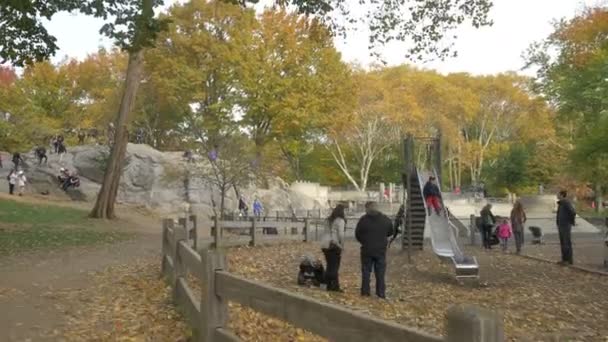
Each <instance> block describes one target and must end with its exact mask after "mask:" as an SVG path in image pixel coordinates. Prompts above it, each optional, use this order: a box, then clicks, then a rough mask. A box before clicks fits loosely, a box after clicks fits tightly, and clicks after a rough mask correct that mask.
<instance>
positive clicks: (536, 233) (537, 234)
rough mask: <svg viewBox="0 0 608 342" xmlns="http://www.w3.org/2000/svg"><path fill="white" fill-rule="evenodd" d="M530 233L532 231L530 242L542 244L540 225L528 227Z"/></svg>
mask: <svg viewBox="0 0 608 342" xmlns="http://www.w3.org/2000/svg"><path fill="white" fill-rule="evenodd" d="M528 229H529V230H530V233H532V244H533V245H542V244H543V230H542V229H540V227H535V226H530V227H528Z"/></svg>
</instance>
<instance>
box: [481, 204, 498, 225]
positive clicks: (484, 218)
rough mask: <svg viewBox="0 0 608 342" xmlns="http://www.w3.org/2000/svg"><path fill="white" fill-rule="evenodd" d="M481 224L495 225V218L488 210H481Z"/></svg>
mask: <svg viewBox="0 0 608 342" xmlns="http://www.w3.org/2000/svg"><path fill="white" fill-rule="evenodd" d="M480 214H481V224H482V225H493V224H495V223H496V217H494V214H492V211H491V210H490V209H486V208H484V209H481V213H480Z"/></svg>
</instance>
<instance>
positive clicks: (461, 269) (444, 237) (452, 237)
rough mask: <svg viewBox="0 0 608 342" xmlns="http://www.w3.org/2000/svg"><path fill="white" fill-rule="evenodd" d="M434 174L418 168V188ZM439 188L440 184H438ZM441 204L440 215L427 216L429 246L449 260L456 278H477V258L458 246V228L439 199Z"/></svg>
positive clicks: (441, 256)
mask: <svg viewBox="0 0 608 342" xmlns="http://www.w3.org/2000/svg"><path fill="white" fill-rule="evenodd" d="M431 175H434V176H435V179H437V180H438V179H439V178H438V177H436V173H435V172H429V171H421V170H418V180H419V182H420V190H421V193H422V189H423V188H424V184H426V182H427V180H428V179H429V176H431ZM439 188H440V189H441V186H439ZM423 202H424V208H425V209H426V210H428V208H427V206H426V201H423ZM441 206H442V208H443V212H442V216H437V214H436V213H434V212H433V213H432V215H431V216H427V220H426V228H425V229H428V230H429V233H430V236H431V246H432V248H433V252H434V253H435V254H437V256H439V257H440V258H442V259H444V260H451V261H452V263H453V265H454V268H455V271H456V278H457V279H460V278H479V264H478V263H477V259H476V258H475V257H471V256H465V255H464V254H463V253H462V251H461V250H460V247H459V246H458V239H457V236H458V229H457V228H456V227H455V226H454V225H453V224H452V223H451V222H450V220H449V216H448V215H449V213H448V210H446V207H445V205H444V203H443V199H442V200H441Z"/></svg>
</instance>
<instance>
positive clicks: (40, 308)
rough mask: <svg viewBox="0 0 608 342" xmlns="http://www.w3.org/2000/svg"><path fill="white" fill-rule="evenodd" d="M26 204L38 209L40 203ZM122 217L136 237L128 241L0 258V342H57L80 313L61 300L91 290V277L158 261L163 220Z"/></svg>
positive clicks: (126, 228) (130, 214)
mask: <svg viewBox="0 0 608 342" xmlns="http://www.w3.org/2000/svg"><path fill="white" fill-rule="evenodd" d="M20 201H23V199H21V200H20ZM28 202H34V203H38V201H36V199H30V200H29V201H28ZM63 205H66V203H63ZM122 214H123V215H124V216H123V217H124V218H125V219H123V220H120V221H118V222H117V225H119V226H120V227H119V228H120V229H124V231H127V232H130V233H132V234H133V235H132V238H131V239H129V240H127V241H122V242H117V243H114V244H102V245H90V246H81V247H71V248H61V249H43V250H37V251H29V252H28V251H26V252H21V253H17V254H16V255H12V256H2V257H0V275H1V276H0V341H46V340H49V341H50V340H53V341H55V340H57V337H56V336H54V335H57V334H58V333H59V332H60V331H61V330H62V329H63V327H64V325H65V323H66V319H67V318H68V317H69V316H70V315H73V314H75V313H76V312H77V311H78V309H79V304H77V303H76V304H75V303H69V302H68V301H66V300H64V298H63V294H65V293H69V292H71V291H74V290H79V289H87V288H90V287H91V286H93V285H94V278H93V277H92V275H93V274H94V273H96V272H98V271H102V270H104V269H105V268H107V267H109V266H117V265H124V264H129V263H132V262H134V261H135V260H137V259H154V258H156V256H157V255H158V250H159V241H160V232H159V231H160V228H159V229H155V228H158V221H159V220H158V219H154V218H151V217H146V216H143V215H139V214H134V213H133V212H132V211H129V212H127V211H125V210H123V211H122ZM84 300H85V301H86V299H84ZM81 304H82V303H81Z"/></svg>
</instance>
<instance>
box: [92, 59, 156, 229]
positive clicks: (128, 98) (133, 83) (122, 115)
mask: <svg viewBox="0 0 608 342" xmlns="http://www.w3.org/2000/svg"><path fill="white" fill-rule="evenodd" d="M143 58H144V54H143V51H142V50H140V51H137V52H133V53H130V54H129V65H128V67H127V78H126V80H125V89H124V93H123V96H122V101H121V103H120V109H119V111H118V117H117V119H116V136H115V138H114V144H113V145H112V151H111V153H110V159H109V160H108V165H107V167H106V171H105V174H104V176H103V183H102V184H101V189H100V190H99V194H98V195H97V201H96V202H95V207H94V208H93V211H91V214H90V216H91V217H93V218H102V219H113V218H115V217H116V215H115V213H114V203H115V202H116V195H117V193H118V185H119V183H120V176H121V175H122V167H123V161H124V159H125V153H126V151H127V143H128V139H129V138H128V132H127V122H128V118H129V113H130V112H131V108H132V107H133V104H134V103H135V96H136V94H137V89H138V88H139V81H140V79H141V73H142V69H143Z"/></svg>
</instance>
